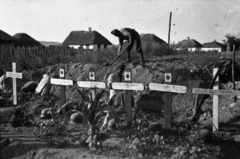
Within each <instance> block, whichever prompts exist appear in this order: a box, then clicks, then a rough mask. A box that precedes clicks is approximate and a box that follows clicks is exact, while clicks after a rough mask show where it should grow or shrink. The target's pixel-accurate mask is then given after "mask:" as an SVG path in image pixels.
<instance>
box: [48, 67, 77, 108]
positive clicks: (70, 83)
mask: <svg viewBox="0 0 240 159" xmlns="http://www.w3.org/2000/svg"><path fill="white" fill-rule="evenodd" d="M59 77H60V79H58V78H51V80H50V82H51V84H54V85H60V86H61V95H60V96H61V105H64V104H65V103H66V86H73V81H72V80H68V79H65V70H64V68H60V69H59Z"/></svg>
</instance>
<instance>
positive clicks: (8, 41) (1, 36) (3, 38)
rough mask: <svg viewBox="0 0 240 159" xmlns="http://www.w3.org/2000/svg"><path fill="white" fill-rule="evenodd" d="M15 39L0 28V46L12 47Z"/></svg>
mask: <svg viewBox="0 0 240 159" xmlns="http://www.w3.org/2000/svg"><path fill="white" fill-rule="evenodd" d="M14 42H16V39H15V38H14V37H12V36H11V35H9V34H7V33H6V32H4V31H2V30H0V46H4V47H13V46H14Z"/></svg>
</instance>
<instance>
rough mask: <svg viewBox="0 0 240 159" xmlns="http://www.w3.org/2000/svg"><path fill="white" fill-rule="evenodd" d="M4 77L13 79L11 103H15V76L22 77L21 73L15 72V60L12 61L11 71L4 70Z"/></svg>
mask: <svg viewBox="0 0 240 159" xmlns="http://www.w3.org/2000/svg"><path fill="white" fill-rule="evenodd" d="M6 77H11V78H12V79H13V105H17V80H16V79H17V78H19V79H22V73H17V72H16V62H13V63H12V72H6Z"/></svg>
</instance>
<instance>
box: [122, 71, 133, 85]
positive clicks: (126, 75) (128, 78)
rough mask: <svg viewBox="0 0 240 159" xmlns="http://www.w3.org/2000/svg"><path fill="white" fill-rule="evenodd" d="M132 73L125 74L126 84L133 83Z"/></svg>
mask: <svg viewBox="0 0 240 159" xmlns="http://www.w3.org/2000/svg"><path fill="white" fill-rule="evenodd" d="M131 79H132V77H131V72H129V71H127V72H124V81H126V82H131Z"/></svg>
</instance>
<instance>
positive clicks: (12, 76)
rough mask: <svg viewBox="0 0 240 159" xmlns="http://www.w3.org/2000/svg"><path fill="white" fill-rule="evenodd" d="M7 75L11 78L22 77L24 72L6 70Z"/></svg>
mask: <svg viewBox="0 0 240 159" xmlns="http://www.w3.org/2000/svg"><path fill="white" fill-rule="evenodd" d="M6 76H7V77H11V78H20V79H22V73H16V72H6Z"/></svg>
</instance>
